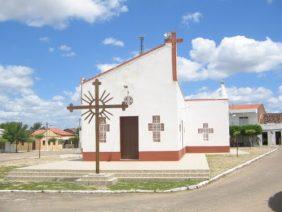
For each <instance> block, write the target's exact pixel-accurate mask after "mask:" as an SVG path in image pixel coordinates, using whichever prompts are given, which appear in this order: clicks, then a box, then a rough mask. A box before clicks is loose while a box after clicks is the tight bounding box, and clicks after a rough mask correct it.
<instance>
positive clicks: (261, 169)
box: [0, 149, 282, 212]
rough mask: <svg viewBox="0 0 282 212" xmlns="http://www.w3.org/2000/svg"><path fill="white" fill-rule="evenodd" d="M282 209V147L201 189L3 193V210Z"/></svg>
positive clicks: (1, 205) (6, 211) (1, 198)
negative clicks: (151, 192)
mask: <svg viewBox="0 0 282 212" xmlns="http://www.w3.org/2000/svg"><path fill="white" fill-rule="evenodd" d="M271 208H273V209H274V211H282V149H280V150H279V151H277V152H275V153H273V154H271V155H269V156H267V157H265V158H264V159H262V160H259V161H257V162H255V163H254V164H252V165H251V166H248V167H246V168H243V169H241V170H240V171H237V172H235V173H233V174H231V175H229V176H227V177H225V178H223V179H220V180H219V181H217V182H215V183H213V184H211V185H208V186H207V187H204V188H202V189H199V190H195V191H185V192H178V193H169V194H168V193H167V194H115V195H108V194H107V195H97V194H94V195H93V194H92V195H87V194H84V195H82V194H8V193H2V194H0V211H5V212H9V211H17V212H20V211H40V212H44V211H52V212H53V211H68V212H69V211H99V212H100V211H130V212H131V211H142V212H143V211H175V212H176V211H177V212H178V211H228V212H230V211H242V212H245V211H271V210H272V209H271Z"/></svg>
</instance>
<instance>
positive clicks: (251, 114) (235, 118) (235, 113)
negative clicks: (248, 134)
mask: <svg viewBox="0 0 282 212" xmlns="http://www.w3.org/2000/svg"><path fill="white" fill-rule="evenodd" d="M229 117H230V125H239V118H240V117H248V124H258V114H257V110H246V111H244V110H230V116H229Z"/></svg>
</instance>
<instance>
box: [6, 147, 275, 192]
mask: <svg viewBox="0 0 282 212" xmlns="http://www.w3.org/2000/svg"><path fill="white" fill-rule="evenodd" d="M277 150H278V147H277V148H275V149H273V150H271V151H269V152H267V153H264V154H262V155H260V156H258V157H255V158H253V159H251V160H249V161H247V162H245V163H242V164H240V165H238V166H235V167H233V168H231V169H228V170H226V171H225V172H223V173H221V174H219V175H217V176H215V177H212V178H211V179H209V180H205V181H202V182H200V183H198V184H196V185H190V186H183V187H178V188H173V189H168V190H141V189H137V190H116V191H111V190H0V193H81V194H120V193H170V192H178V191H185V190H195V189H199V188H201V187H203V186H205V185H208V184H210V183H212V182H214V181H216V180H218V179H220V178H222V177H224V176H226V175H228V174H231V173H232V172H234V171H236V170H238V169H241V168H243V167H245V166H248V165H250V164H251V163H253V162H255V161H257V160H259V159H261V158H263V157H265V156H267V155H269V154H271V153H273V152H275V151H277Z"/></svg>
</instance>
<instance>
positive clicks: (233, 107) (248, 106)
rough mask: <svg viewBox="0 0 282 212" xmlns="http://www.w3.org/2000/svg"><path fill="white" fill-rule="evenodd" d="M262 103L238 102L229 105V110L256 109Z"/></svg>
mask: <svg viewBox="0 0 282 212" xmlns="http://www.w3.org/2000/svg"><path fill="white" fill-rule="evenodd" d="M260 106H263V105H262V104H240V105H230V106H229V109H230V110H252V109H258V108H259V107H260Z"/></svg>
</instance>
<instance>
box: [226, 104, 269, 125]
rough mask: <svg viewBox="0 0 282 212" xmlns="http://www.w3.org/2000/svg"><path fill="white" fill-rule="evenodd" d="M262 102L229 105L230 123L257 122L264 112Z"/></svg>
mask: <svg viewBox="0 0 282 212" xmlns="http://www.w3.org/2000/svg"><path fill="white" fill-rule="evenodd" d="M265 113H266V112H265V108H264V106H263V104H241V105H231V106H230V107H229V120H230V125H239V126H242V125H247V124H258V123H259V122H260V119H261V118H262V115H263V114H265Z"/></svg>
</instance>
